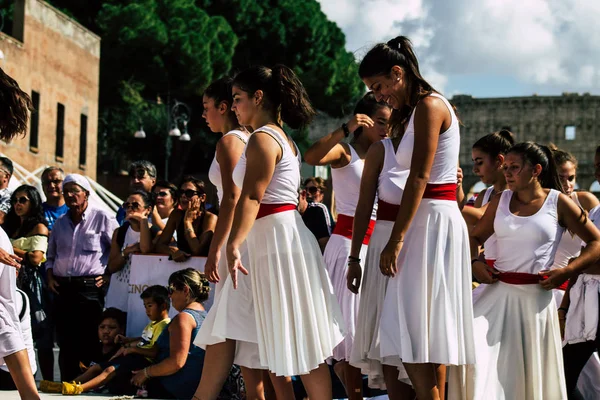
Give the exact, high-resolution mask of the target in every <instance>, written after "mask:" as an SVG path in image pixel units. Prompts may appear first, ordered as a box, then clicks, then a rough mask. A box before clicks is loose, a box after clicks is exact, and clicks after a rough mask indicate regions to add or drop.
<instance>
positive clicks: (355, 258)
mask: <svg viewBox="0 0 600 400" xmlns="http://www.w3.org/2000/svg"><path fill="white" fill-rule="evenodd" d="M348 261H355V262H358V263H359V262H360V258H358V257H354V256H348Z"/></svg>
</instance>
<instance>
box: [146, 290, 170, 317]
mask: <svg viewBox="0 0 600 400" xmlns="http://www.w3.org/2000/svg"><path fill="white" fill-rule="evenodd" d="M140 299H142V300H145V299H152V301H153V302H155V303H156V305H158V306H159V307H162V306H163V305H166V306H167V308H166V310H167V311H169V308H170V307H171V299H169V291H168V290H167V288H166V287H164V286H162V285H152V286H149V287H147V288H146V289H145V290H144V291H143V292H142V294H141V295H140Z"/></svg>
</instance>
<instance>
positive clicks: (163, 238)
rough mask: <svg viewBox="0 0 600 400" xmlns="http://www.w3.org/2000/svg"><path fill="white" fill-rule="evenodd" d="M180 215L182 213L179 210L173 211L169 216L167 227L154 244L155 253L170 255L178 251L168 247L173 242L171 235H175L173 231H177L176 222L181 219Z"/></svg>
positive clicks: (175, 248)
mask: <svg viewBox="0 0 600 400" xmlns="http://www.w3.org/2000/svg"><path fill="white" fill-rule="evenodd" d="M181 213H182V211H180V210H173V212H172V213H171V215H170V216H169V220H168V221H167V225H166V226H165V229H164V230H163V231H162V233H161V235H160V236H159V239H158V242H157V243H156V247H155V249H156V252H157V253H160V254H169V255H172V254H173V253H174V252H176V251H177V250H178V249H177V247H171V246H169V245H170V244H171V242H172V241H173V233H175V230H176V229H177V222H178V221H179V220H180V219H181Z"/></svg>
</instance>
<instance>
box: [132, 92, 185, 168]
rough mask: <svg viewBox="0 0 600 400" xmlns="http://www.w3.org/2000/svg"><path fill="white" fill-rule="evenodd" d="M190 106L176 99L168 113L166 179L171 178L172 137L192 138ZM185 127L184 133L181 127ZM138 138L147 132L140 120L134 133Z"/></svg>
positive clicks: (142, 137) (181, 139) (183, 140)
mask: <svg viewBox="0 0 600 400" xmlns="http://www.w3.org/2000/svg"><path fill="white" fill-rule="evenodd" d="M190 115H191V110H190V107H189V106H188V105H187V104H185V103H182V102H180V101H177V100H175V102H174V103H173V106H172V107H171V110H170V112H169V113H168V114H167V129H168V134H167V139H166V143H165V180H169V159H170V158H171V149H172V146H173V144H172V142H171V140H172V139H171V138H173V137H178V138H179V140H180V141H181V142H189V141H190V140H191V139H192V138H191V137H190V134H189V133H188V130H187V125H188V122H189V121H190ZM180 126H181V127H182V128H183V133H182V131H181V130H180V129H179V127H180ZM133 137H135V138H136V139H145V138H146V132H144V126H143V124H142V121H141V120H140V129H139V130H138V131H137V132H135V133H134V135H133Z"/></svg>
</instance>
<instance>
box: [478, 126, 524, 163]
mask: <svg viewBox="0 0 600 400" xmlns="http://www.w3.org/2000/svg"><path fill="white" fill-rule="evenodd" d="M514 144H515V135H514V134H513V133H512V132H511V131H509V130H506V129H502V130H500V131H498V132H494V133H490V134H489V135H485V136H484V137H482V138H480V139H479V140H477V141H476V142H475V144H474V145H473V148H474V149H478V150H481V151H482V152H484V153H485V154H487V155H489V156H490V157H492V158H496V157H498V155H500V154H506V153H508V151H509V150H510V148H511V147H512V146H514Z"/></svg>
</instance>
